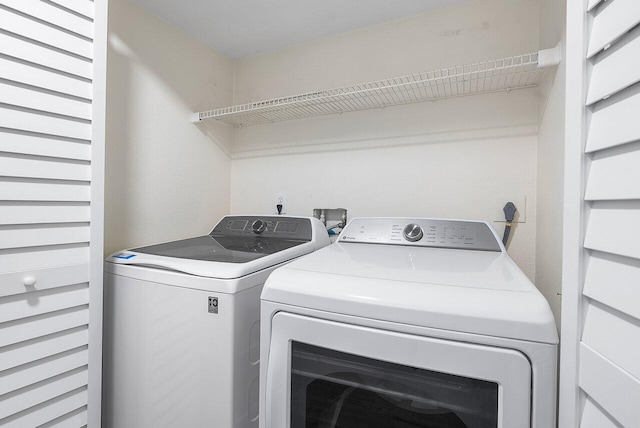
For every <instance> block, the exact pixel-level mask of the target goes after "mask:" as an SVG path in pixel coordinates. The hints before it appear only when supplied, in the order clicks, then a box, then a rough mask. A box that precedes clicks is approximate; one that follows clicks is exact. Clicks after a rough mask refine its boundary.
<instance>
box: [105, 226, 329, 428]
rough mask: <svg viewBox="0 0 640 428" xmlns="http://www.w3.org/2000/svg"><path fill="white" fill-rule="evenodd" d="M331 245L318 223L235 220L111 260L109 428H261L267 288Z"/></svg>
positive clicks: (107, 373)
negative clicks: (274, 277) (295, 263)
mask: <svg viewBox="0 0 640 428" xmlns="http://www.w3.org/2000/svg"><path fill="white" fill-rule="evenodd" d="M329 243H330V241H329V237H328V235H327V232H326V230H325V227H324V225H322V223H320V222H319V221H318V220H316V219H314V218H304V217H284V216H228V217H224V218H223V219H222V220H221V221H220V222H219V223H218V224H217V225H216V226H215V227H214V228H213V230H212V231H211V233H209V234H208V235H205V236H200V237H194V238H190V239H185V240H180V241H175V242H168V243H163V244H158V245H151V246H146V247H141V248H135V249H132V250H126V251H118V252H116V253H114V254H112V255H111V256H109V257H108V258H107V259H106V262H105V317H104V329H105V331H104V358H103V385H104V388H103V425H104V426H106V427H114V428H146V427H149V428H151V427H153V428H158V427H172V428H174V427H194V428H202V427H214V428H249V427H256V426H257V424H258V377H259V360H260V345H259V338H260V327H259V324H260V323H259V316H260V292H261V291H262V286H263V284H264V282H265V280H266V279H267V277H268V276H269V274H270V273H271V272H272V271H273V270H274V269H275V268H276V267H279V266H282V265H284V264H286V263H288V262H290V261H291V260H294V259H296V258H298V257H300V256H302V255H305V254H309V253H311V252H313V251H315V250H317V249H319V248H321V247H323V246H325V245H328V244H329Z"/></svg>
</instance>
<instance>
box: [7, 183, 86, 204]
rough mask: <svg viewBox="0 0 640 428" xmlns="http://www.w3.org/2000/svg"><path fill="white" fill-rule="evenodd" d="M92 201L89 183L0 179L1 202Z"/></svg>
mask: <svg viewBox="0 0 640 428" xmlns="http://www.w3.org/2000/svg"><path fill="white" fill-rule="evenodd" d="M90 199H91V187H90V186H89V183H88V182H84V183H83V182H64V181H47V180H39V179H20V178H17V179H10V178H2V177H0V200H5V201H67V202H88V201H89V200H90Z"/></svg>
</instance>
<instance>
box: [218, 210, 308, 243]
mask: <svg viewBox="0 0 640 428" xmlns="http://www.w3.org/2000/svg"><path fill="white" fill-rule="evenodd" d="M209 234H210V235H212V236H213V235H216V236H253V237H257V236H261V237H265V238H266V237H268V238H284V239H302V240H306V241H310V240H311V239H312V226H311V221H310V220H309V219H308V218H302V217H286V216H227V217H225V218H223V219H222V220H220V222H219V223H218V224H217V225H216V227H215V228H214V229H213V230H212V231H211V232H210V233H209Z"/></svg>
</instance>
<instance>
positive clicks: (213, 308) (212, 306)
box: [209, 296, 218, 314]
mask: <svg viewBox="0 0 640 428" xmlns="http://www.w3.org/2000/svg"><path fill="white" fill-rule="evenodd" d="M209 313H210V314H217V313H218V298H217V297H212V296H209Z"/></svg>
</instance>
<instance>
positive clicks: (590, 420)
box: [580, 399, 620, 428]
mask: <svg viewBox="0 0 640 428" xmlns="http://www.w3.org/2000/svg"><path fill="white" fill-rule="evenodd" d="M580 428H620V425H618V424H616V423H615V422H614V421H612V420H611V419H610V418H609V416H607V415H606V414H605V413H603V412H602V410H600V408H598V407H597V406H596V405H595V403H594V402H593V401H591V400H590V399H587V400H586V403H585V405H584V412H583V417H582V423H581V424H580Z"/></svg>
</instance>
